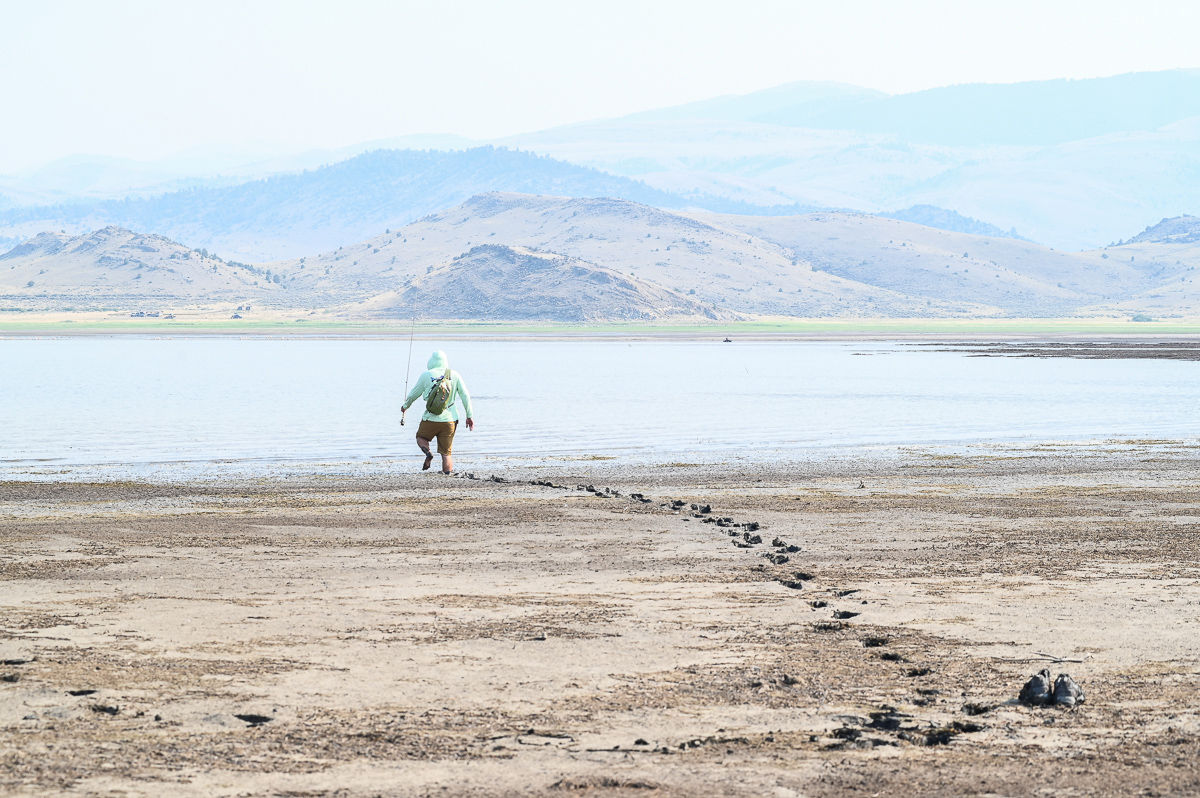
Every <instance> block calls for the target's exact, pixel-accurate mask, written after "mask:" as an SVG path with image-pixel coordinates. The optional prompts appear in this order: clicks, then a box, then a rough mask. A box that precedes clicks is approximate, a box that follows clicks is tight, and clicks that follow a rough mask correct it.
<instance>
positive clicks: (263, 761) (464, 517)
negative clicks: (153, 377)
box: [0, 442, 1200, 798]
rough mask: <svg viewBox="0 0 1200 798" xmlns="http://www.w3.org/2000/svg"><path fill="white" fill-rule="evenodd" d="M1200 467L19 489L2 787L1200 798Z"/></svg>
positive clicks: (1020, 466) (6, 577) (14, 492)
mask: <svg viewBox="0 0 1200 798" xmlns="http://www.w3.org/2000/svg"><path fill="white" fill-rule="evenodd" d="M1198 465H1200V463H1198V462H1197V460H1196V453H1195V449H1194V448H1189V447H1184V446H1178V445H1172V444H1170V443H1169V442H1166V443H1153V442H1146V443H1142V444H1137V443H1136V442H1135V443H1134V445H1125V446H1122V447H1111V448H1107V449H1106V448H1104V447H1092V448H1088V447H1060V448H1058V449H1045V450H1030V451H1026V452H1024V453H1019V454H1013V455H1011V456H995V455H987V456H985V455H979V456H961V457H955V456H939V455H933V454H929V453H927V452H926V453H923V452H919V451H914V452H908V453H905V454H902V455H900V456H898V458H897V459H894V460H890V461H887V462H883V461H879V462H849V461H840V462H833V461H830V462H828V463H824V464H809V465H805V466H802V467H801V466H792V467H787V468H780V469H778V470H775V471H772V470H757V471H753V470H748V469H743V470H741V471H738V470H736V469H722V468H717V467H684V466H676V467H662V468H655V467H651V466H647V467H645V468H641V469H633V468H620V467H616V468H614V467H608V468H600V467H598V466H597V467H595V470H593V471H592V472H584V475H583V476H582V477H581V476H579V473H580V472H578V471H576V472H575V473H574V474H573V475H572V474H568V473H567V472H566V471H565V469H560V470H558V471H555V470H554V469H551V468H546V469H544V470H536V471H535V470H532V469H531V470H529V471H528V472H525V473H519V472H513V471H509V472H505V474H504V476H505V478H507V479H508V480H509V481H507V482H495V481H492V480H490V479H489V480H484V479H475V480H469V479H447V478H442V477H439V476H429V475H420V476H418V475H413V476H411V477H391V478H386V479H366V478H360V479H349V478H348V479H345V480H341V481H339V480H330V479H320V480H318V479H315V478H314V479H312V480H309V481H290V482H286V481H269V480H268V481H246V482H244V483H239V484H223V485H218V484H191V485H179V484H175V485H148V484H134V483H121V484H115V483H110V484H71V483H36V484H35V483H13V482H10V483H4V484H2V485H0V533H2V536H3V543H4V546H3V549H2V551H0V612H2V613H3V614H2V615H0V662H2V664H0V678H2V679H3V681H0V793H2V794H8V795H22V796H23V795H30V796H91V795H101V796H109V795H111V796H157V795H171V796H174V797H176V798H188V797H190V796H347V797H349V798H354V797H357V796H363V797H364V798H365V797H366V796H410V795H412V796H416V795H422V796H423V795H433V796H442V795H479V796H484V795H488V796H491V795H497V796H508V795H513V796H515V795H546V796H692V795H730V796H740V795H747V796H749V795H754V796H763V795H766V796H814V797H815V796H844V795H874V794H879V795H899V796H904V795H930V796H933V795H937V796H947V795H980V796H984V795H987V796H1024V795H1033V794H1037V795H1063V796H1068V795H1069V796H1082V795H1100V796H1117V795H1121V796H1124V795H1194V794H1197V793H1200V708H1198V705H1197V685H1198V683H1200V662H1198V656H1200V563H1198V557H1197V555H1198V551H1197V546H1198V541H1200V537H1198V527H1197V523H1198V521H1200V482H1198V478H1197V466H1198ZM571 467H572V468H576V466H574V465H572V466H571ZM585 467H586V466H585ZM480 476H483V475H480ZM489 476H490V475H489ZM860 480H861V484H862V487H861V488H860V487H859V484H860ZM531 481H534V482H551V483H553V484H556V485H558V484H562V485H566V486H567V487H548V486H546V485H545V484H530V482H531ZM580 481H585V482H590V483H592V484H593V485H594V486H595V487H596V488H600V486H601V483H603V487H605V488H608V489H609V493H607V494H602V495H597V493H594V492H591V491H588V490H586V489H584V490H579V489H577V488H576V485H577V484H578V482H580ZM613 491H615V493H616V494H618V495H613V493H612V492H613ZM631 493H641V494H644V496H645V498H646V499H647V500H648V501H643V500H639V499H636V498H631V497H630V494H631ZM672 502H676V503H682V506H681V507H678V509H676V507H674V506H672V504H671V503H672ZM693 504H695V505H696V506H697V509H695V510H693V508H692V505H693ZM704 505H710V506H711V512H710V513H705V512H701V510H702V509H704ZM755 523H756V524H758V528H757V529H754V528H753V524H755ZM746 524H750V525H751V526H749V527H748V526H745V525H746ZM756 535H757V536H758V538H759V539H761V541H762V542H761V543H755V542H753V541H754V539H755V536H756ZM1044 655H1052V656H1058V657H1063V658H1067V659H1071V660H1082V662H1069V663H1057V664H1047V662H1046V661H1045V660H1044ZM1042 667H1050V668H1051V670H1052V673H1055V674H1057V673H1059V672H1067V673H1070V674H1071V675H1072V676H1073V677H1074V678H1075V679H1076V680H1077V681H1078V682H1079V683H1080V684H1081V685H1082V687H1083V689H1084V690H1085V691H1086V694H1087V700H1086V703H1084V704H1082V705H1080V706H1078V707H1076V708H1074V709H1071V710H1066V709H1061V708H1040V709H1033V708H1028V707H1024V706H1021V705H1019V704H1017V703H1016V702H1015V700H1014V699H1015V697H1016V695H1017V693H1018V691H1019V690H1020V688H1021V685H1022V684H1023V683H1024V682H1025V680H1026V679H1027V678H1028V677H1029V675H1030V674H1032V673H1034V672H1036V671H1037V670H1040V669H1041V668H1042Z"/></svg>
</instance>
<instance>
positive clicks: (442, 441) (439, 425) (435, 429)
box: [417, 421, 458, 454]
mask: <svg viewBox="0 0 1200 798" xmlns="http://www.w3.org/2000/svg"><path fill="white" fill-rule="evenodd" d="M457 428H458V422H457V421H422V422H421V425H420V426H419V427H417V437H418V438H421V439H422V440H426V441H431V440H433V439H434V438H437V444H438V446H437V451H438V454H450V453H451V450H452V449H453V448H454V431H455V429H457Z"/></svg>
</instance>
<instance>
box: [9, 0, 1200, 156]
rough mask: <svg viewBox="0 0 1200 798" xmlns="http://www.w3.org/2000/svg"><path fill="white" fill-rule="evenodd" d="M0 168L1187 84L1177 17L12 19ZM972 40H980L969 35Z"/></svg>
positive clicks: (667, 9) (932, 8) (718, 8)
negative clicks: (835, 104) (1062, 86)
mask: <svg viewBox="0 0 1200 798" xmlns="http://www.w3.org/2000/svg"><path fill="white" fill-rule="evenodd" d="M3 18H4V19H6V20H7V22H8V25H9V28H10V30H12V31H19V32H20V36H17V37H13V41H11V42H9V43H8V46H7V47H6V48H5V50H4V51H3V52H0V73H2V74H3V75H4V77H5V80H3V81H0V107H3V108H5V109H7V110H8V111H9V114H10V115H11V116H12V117H13V118H14V119H17V120H19V122H20V124H12V125H7V126H5V127H4V129H3V130H0V173H6V174H8V173H14V172H21V171H25V170H29V169H32V168H35V167H37V166H40V165H44V164H46V163H49V162H52V161H54V160H56V159H59V158H63V157H67V156H71V155H78V154H96V155H104V156H112V157H121V158H132V159H135V160H139V161H154V160H158V159H162V158H166V157H171V156H174V155H177V154H180V153H186V152H187V151H188V150H190V149H193V148H196V147H209V148H214V147H215V148H218V149H219V148H222V147H224V148H231V147H232V148H235V149H237V148H245V147H246V146H247V145H251V144H254V143H260V144H262V145H264V147H265V149H266V150H269V151H271V154H273V155H283V154H289V153H297V152H303V151H306V150H314V149H339V148H345V147H353V146H355V145H359V144H361V143H363V142H370V141H375V140H385V139H391V138H395V137H403V136H412V135H417V136H433V137H437V136H445V135H449V136H459V137H464V138H467V139H470V140H473V141H481V142H487V141H494V140H498V139H502V138H506V137H512V136H517V135H521V134H529V133H532V132H535V131H540V130H545V129H548V128H554V127H558V126H561V125H569V124H574V123H579V122H586V121H589V120H597V119H608V118H614V117H621V116H625V115H628V114H633V113H638V112H643V111H649V110H654V109H659V108H666V107H672V106H676V105H681V104H686V103H690V102H700V101H704V100H709V99H712V98H717V97H722V96H727V95H742V94H748V93H752V92H755V91H761V90H765V89H770V88H772V87H776V86H781V85H784V84H788V83H793V82H797V81H835V82H840V83H845V84H849V85H852V86H860V87H864V88H868V89H875V90H879V91H884V92H887V93H889V94H905V93H910V92H914V91H920V90H923V89H929V88H935V87H939V86H950V85H956V84H964V83H1014V82H1022V81H1030V80H1051V79H1059V78H1068V79H1083V78H1092V77H1104V76H1111V75H1119V74H1125V73H1129V72H1139V71H1160V70H1166V69H1176V68H1195V67H1200V59H1198V58H1197V57H1196V56H1195V54H1194V42H1193V41H1191V36H1190V31H1192V30H1195V29H1196V28H1197V26H1198V25H1200V7H1197V6H1195V5H1194V4H1188V3H1181V2H1157V3H1145V4H1141V5H1140V6H1139V7H1138V8H1137V9H1136V10H1131V9H1130V8H1129V7H1128V6H1127V4H1118V3H1088V4H1084V3H1060V4H1056V5H1054V6H1053V7H1049V8H1048V7H1046V5H1045V4H1035V3H1032V2H1021V3H1007V4H1004V7H1003V8H1002V9H1000V8H995V7H988V6H970V7H967V6H964V5H962V4H956V3H949V2H924V3H916V4H914V3H908V4H904V6H903V8H900V7H894V6H893V5H892V4H888V3H884V2H860V3H853V4H842V5H840V6H838V7H836V8H830V7H827V6H825V5H823V4H817V3H790V4H778V3H762V2H760V3H750V4H745V3H743V4H739V6H738V12H737V13H732V12H730V11H728V10H726V7H725V6H724V5H723V4H720V3H702V4H696V3H687V4H684V3H677V2H668V3H658V4H655V5H653V6H650V7H648V8H647V7H644V6H641V5H635V4H632V3H605V4H603V5H601V4H587V5H572V7H571V8H570V9H566V8H561V7H559V6H557V5H555V4H551V3H543V2H525V3H515V4H513V3H509V4H504V5H503V6H492V5H489V4H484V3H470V4H460V5H457V6H455V7H453V8H441V7H439V8H429V7H425V6H420V5H415V4H387V3H365V2H360V3H350V4H339V5H338V6H336V7H334V6H327V5H324V4H319V3H308V4H298V3H287V4H285V3H259V4H254V5H252V6H244V5H242V4H234V3H226V2H219V3H208V4H204V5H203V6H199V5H196V6H188V5H171V6H162V5H158V4H153V3H146V2H120V3H105V4H102V5H101V4H91V3H82V2H67V3H59V4H54V5H52V6H26V7H15V8H10V9H8V10H6V11H5V13H4V15H3ZM984 32H986V36H984V35H982V34H983V33H984Z"/></svg>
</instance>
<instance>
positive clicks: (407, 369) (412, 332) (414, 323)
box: [400, 312, 417, 427]
mask: <svg viewBox="0 0 1200 798" xmlns="http://www.w3.org/2000/svg"><path fill="white" fill-rule="evenodd" d="M416 332H417V314H416V313H415V312H414V313H413V317H412V329H410V330H409V331H408V365H407V366H405V367H404V398H405V399H407V398H408V375H409V373H410V372H411V371H412V345H413V335H415V334H416ZM404 412H405V411H403V410H401V411H400V426H402V427H403V426H404Z"/></svg>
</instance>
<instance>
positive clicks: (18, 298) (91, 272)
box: [0, 227, 286, 309]
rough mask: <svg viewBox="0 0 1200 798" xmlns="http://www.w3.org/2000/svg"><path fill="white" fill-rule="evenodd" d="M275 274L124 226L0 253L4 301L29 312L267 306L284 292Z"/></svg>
mask: <svg viewBox="0 0 1200 798" xmlns="http://www.w3.org/2000/svg"><path fill="white" fill-rule="evenodd" d="M274 277H275V274H274V272H269V271H268V270H267V269H261V268H259V267H256V266H250V265H247V264H240V263H227V262H225V261H222V260H220V259H219V258H216V257H213V256H212V255H209V254H208V253H205V252H202V251H198V250H194V249H191V248H190V247H186V246H184V245H182V244H179V243H177V242H175V241H172V240H170V239H169V238H164V237H163V236H156V235H144V234H141V233H134V232H132V231H130V230H125V229H124V228H120V227H105V228H103V229H101V230H97V231H95V232H93V233H89V234H87V235H81V236H71V235H66V234H65V233H50V232H47V233H41V234H40V235H38V236H35V237H34V238H32V239H30V240H29V241H26V242H24V243H23V244H21V245H19V246H17V247H15V248H13V249H12V250H10V251H8V252H6V253H4V254H2V255H0V302H2V303H4V304H7V305H17V306H18V307H21V308H23V309H37V308H52V309H60V308H63V307H74V308H78V309H84V308H99V307H115V308H118V309H123V308H136V307H158V306H160V305H169V304H181V303H182V304H195V303H204V302H223V301H242V300H253V301H261V300H264V299H270V298H271V297H272V296H274V295H277V294H283V293H286V289H285V288H284V287H283V286H282V285H281V283H277V282H274Z"/></svg>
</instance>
